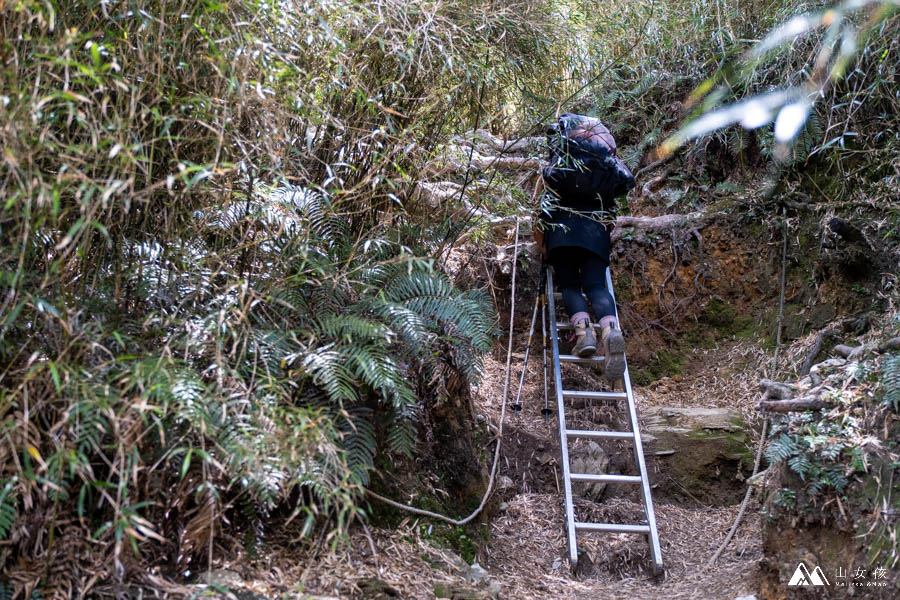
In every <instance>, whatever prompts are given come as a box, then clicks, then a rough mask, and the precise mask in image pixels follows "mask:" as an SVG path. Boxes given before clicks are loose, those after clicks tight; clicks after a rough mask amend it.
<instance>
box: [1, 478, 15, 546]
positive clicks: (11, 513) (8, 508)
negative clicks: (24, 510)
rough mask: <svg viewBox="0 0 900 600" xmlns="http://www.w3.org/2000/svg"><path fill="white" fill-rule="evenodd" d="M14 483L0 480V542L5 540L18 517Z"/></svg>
mask: <svg viewBox="0 0 900 600" xmlns="http://www.w3.org/2000/svg"><path fill="white" fill-rule="evenodd" d="M14 483H15V482H14V481H6V480H0V541H2V540H5V539H6V537H7V536H8V535H9V530H10V529H11V528H12V525H13V523H15V521H16V518H18V516H19V511H18V500H19V499H18V497H17V496H16V494H15V489H14V488H13V484H14Z"/></svg>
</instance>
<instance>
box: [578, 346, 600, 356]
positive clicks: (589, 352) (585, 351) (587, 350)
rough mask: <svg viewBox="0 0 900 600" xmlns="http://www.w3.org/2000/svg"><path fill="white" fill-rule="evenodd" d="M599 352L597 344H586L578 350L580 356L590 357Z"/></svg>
mask: <svg viewBox="0 0 900 600" xmlns="http://www.w3.org/2000/svg"><path fill="white" fill-rule="evenodd" d="M595 354H597V346H585V347H584V348H582V349H581V350H580V351H579V352H578V358H590V357H592V356H593V355H595Z"/></svg>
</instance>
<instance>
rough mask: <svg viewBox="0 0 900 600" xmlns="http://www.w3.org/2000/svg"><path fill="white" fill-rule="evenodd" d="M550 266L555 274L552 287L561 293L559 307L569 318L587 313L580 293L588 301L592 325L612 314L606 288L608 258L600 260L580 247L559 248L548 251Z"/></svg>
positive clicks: (613, 310)
mask: <svg viewBox="0 0 900 600" xmlns="http://www.w3.org/2000/svg"><path fill="white" fill-rule="evenodd" d="M550 264H551V265H552V266H553V272H554V275H555V280H554V284H555V286H556V287H557V288H558V289H559V291H560V292H561V293H562V301H563V305H564V306H565V307H566V312H567V313H569V316H570V317H571V316H572V315H574V314H575V313H579V312H587V310H588V305H587V302H586V301H585V299H584V296H582V295H581V292H582V290H584V293H585V295H587V297H588V298H589V299H590V301H591V308H592V309H593V310H592V311H591V312H592V313H593V315H594V321H595V322H597V321H599V320H600V319H602V318H603V317H611V316H614V315H615V314H616V311H615V306H614V305H613V299H612V296H611V295H610V293H609V290H607V289H606V268H607V266H608V265H609V260H608V258H607V260H604V259H603V258H601V257H600V256H598V255H597V254H594V253H593V252H591V251H590V250H586V249H584V248H579V247H576V246H561V247H557V248H553V249H552V250H550Z"/></svg>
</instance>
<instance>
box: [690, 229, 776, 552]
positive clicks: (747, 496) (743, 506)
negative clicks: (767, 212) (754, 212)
mask: <svg viewBox="0 0 900 600" xmlns="http://www.w3.org/2000/svg"><path fill="white" fill-rule="evenodd" d="M782 225H783V226H784V242H783V243H782V246H781V293H780V295H779V298H778V324H777V326H776V331H775V355H774V357H773V359H772V369H771V370H770V372H769V377H770V378H774V376H775V372H776V371H777V370H778V351H779V350H780V349H781V327H782V324H783V323H784V287H785V285H784V281H785V273H786V271H787V239H788V231H787V221H786V220H785V221H783V222H782ZM768 427H769V419H768V417H764V418H763V427H762V434H761V435H760V436H759V448H757V449H756V460H755V461H754V462H753V474H752V475H750V479H752V478H753V477H754V476H755V475H756V472H757V471H758V470H759V462H760V460H761V459H762V453H763V448H765V446H766V430H767V429H768ZM752 492H753V487H751V486H749V485H748V486H747V491H746V492H744V499H743V500H742V501H741V508H740V510H739V511H738V514H737V516H736V517H735V518H734V523H732V524H731V530H730V531H729V532H728V535H727V536H725V541H723V542H722V545H721V546H719V549H718V550H716V553H715V554H713V556H712V558H710V559H709V562H708V563H707V564H706V566H707V567H711V566H713V565H714V564H715V563H716V561H717V560H718V559H719V556H721V554H722V552H723V551H724V550H725V547H726V546H728V544H729V543H730V542H731V538H733V537H734V534H735V532H736V531H737V528H738V525H740V523H741V519H742V518H743V517H744V513H745V512H746V510H747V504H748V503H749V502H750V494H751V493H752Z"/></svg>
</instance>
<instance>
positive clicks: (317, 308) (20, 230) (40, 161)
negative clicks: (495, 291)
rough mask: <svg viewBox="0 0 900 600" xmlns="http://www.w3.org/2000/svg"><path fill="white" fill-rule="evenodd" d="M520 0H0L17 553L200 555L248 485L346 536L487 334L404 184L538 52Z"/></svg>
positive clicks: (524, 76)
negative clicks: (72, 543)
mask: <svg viewBox="0 0 900 600" xmlns="http://www.w3.org/2000/svg"><path fill="white" fill-rule="evenodd" d="M523 6H524V5H522V4H520V3H515V2H514V3H511V4H506V5H504V6H502V7H499V6H497V5H495V4H492V3H484V2H482V3H479V2H475V3H473V4H467V5H466V6H465V7H464V8H460V7H458V6H456V5H451V4H446V5H444V4H440V3H439V4H435V5H433V6H432V5H429V6H428V7H427V8H423V7H421V6H420V5H418V4H416V3H408V2H386V1H378V2H375V3H362V4H361V3H356V2H348V1H345V0H333V1H332V0H329V1H327V2H316V3H302V2H274V1H270V0H263V1H260V2H230V3H206V2H201V3H189V4H188V5H185V6H181V7H179V8H177V10H176V7H175V6H174V5H172V4H171V3H167V2H162V1H159V0H138V1H137V2H103V3H84V2H43V3H41V2H21V3H13V4H10V3H5V4H2V3H0V31H2V33H3V35H0V55H2V56H4V65H6V66H5V67H4V69H5V70H4V71H3V72H2V73H0V80H2V82H3V85H2V95H0V147H2V148H3V158H2V160H0V185H2V188H3V189H4V191H5V194H4V200H3V203H2V204H0V232H2V234H0V373H2V376H0V377H2V378H3V389H2V391H0V422H2V426H3V432H4V434H5V435H7V436H8V440H9V444H10V452H9V453H7V454H5V455H4V456H5V458H4V460H3V463H2V464H0V481H3V482H4V484H3V486H4V487H3V488H2V489H3V490H4V491H3V492H2V494H3V495H2V497H0V533H2V534H3V535H2V536H0V537H5V536H6V535H7V534H8V532H9V527H10V526H11V524H12V522H13V521H14V520H16V516H17V514H18V511H19V510H21V508H20V507H19V504H21V501H20V498H23V497H25V494H27V496H28V498H29V499H30V500H29V502H31V503H32V505H33V509H32V513H33V514H34V515H38V517H36V518H34V519H33V520H30V521H29V522H28V527H29V528H30V529H29V532H28V533H27V535H25V536H23V537H22V539H18V540H13V543H14V544H15V547H14V548H13V549H12V552H11V553H8V554H7V556H17V555H18V556H21V557H22V558H23V559H25V560H37V558H36V557H35V556H33V553H34V552H35V551H38V550H40V551H42V552H44V551H49V550H47V549H48V547H49V546H52V542H53V541H54V540H59V539H61V538H62V537H63V536H64V534H66V533H67V532H73V531H75V528H77V533H73V534H72V535H70V536H67V537H66V539H81V540H82V541H83V543H84V545H85V547H90V548H92V549H93V550H94V551H96V552H97V553H98V554H99V555H102V556H103V559H102V560H103V561H108V563H109V564H105V565H102V566H96V568H97V569H98V570H100V569H101V568H102V569H106V572H109V573H115V574H116V575H117V576H122V574H123V570H124V569H125V568H126V564H128V562H127V561H124V560H123V552H133V553H138V554H144V553H162V554H165V555H166V556H165V557H164V558H160V560H161V561H162V562H167V563H168V564H174V565H177V568H179V569H186V568H189V567H190V566H191V565H192V564H194V563H193V562H192V561H196V560H200V559H201V557H203V556H204V554H205V553H206V552H207V548H209V547H210V544H211V541H210V540H213V539H214V538H215V537H216V535H218V533H219V532H220V525H219V523H222V522H225V521H226V520H227V519H229V518H230V517H231V516H232V514H231V513H232V512H234V511H236V510H247V508H246V507H248V506H252V507H253V508H254V510H255V514H257V515H259V514H268V513H270V512H271V511H273V509H275V508H276V507H282V508H285V507H286V508H287V511H288V513H289V514H290V513H291V512H292V513H293V516H294V517H299V519H297V520H296V521H293V522H295V523H298V524H299V526H300V531H299V533H300V534H301V535H309V534H310V533H311V532H313V531H314V530H315V528H316V527H328V528H329V529H331V531H330V533H332V535H331V536H330V537H329V539H334V540H336V539H340V536H339V535H337V534H339V533H341V532H342V531H343V529H344V528H345V527H346V526H347V524H348V523H349V522H350V521H351V520H352V519H354V518H357V517H358V516H359V515H360V508H359V502H358V501H359V497H360V493H361V491H362V486H364V485H365V484H366V482H367V481H368V478H369V476H370V473H371V470H372V468H373V459H374V457H375V456H376V455H378V454H383V455H385V456H386V457H387V458H386V460H385V463H384V464H390V457H392V456H393V455H394V454H395V453H401V454H406V455H410V456H414V455H415V453H416V451H417V448H418V441H419V433H420V431H419V428H420V425H421V422H422V417H423V414H422V410H423V403H422V397H423V396H424V393H423V392H431V390H430V389H429V382H432V381H434V380H435V379H436V377H437V376H438V375H441V374H443V373H445V372H447V371H448V370H450V371H456V372H459V373H461V374H462V375H463V380H464V381H467V380H474V379H475V378H477V377H478V375H479V372H480V367H481V363H480V359H481V356H482V355H483V353H484V352H485V351H486V350H487V349H488V348H489V347H490V345H491V340H492V336H493V333H494V332H493V327H494V323H495V320H496V319H495V316H494V315H493V314H492V311H491V309H490V305H489V304H488V302H487V300H486V296H485V295H484V294H483V293H482V292H480V291H478V290H472V291H462V290H460V289H458V288H457V287H456V286H455V285H454V284H453V282H452V281H451V279H450V278H449V277H448V276H447V275H446V274H445V273H444V272H442V266H443V264H444V261H445V260H446V255H447V253H448V252H449V251H450V250H451V249H452V243H451V241H452V240H454V239H455V238H456V237H458V235H459V233H460V232H461V231H462V230H464V229H465V228H466V225H467V224H466V222H465V221H460V220H459V219H456V220H455V221H454V220H452V219H451V216H453V211H452V207H451V209H447V210H444V211H437V212H428V213H424V214H423V211H421V210H418V211H417V210H415V209H416V208H417V207H416V203H415V201H414V194H413V192H414V190H415V188H414V185H412V184H413V183H414V182H416V181H418V180H420V179H422V178H423V169H424V168H425V167H426V166H427V165H428V162H429V160H430V159H431V152H432V149H433V148H434V147H435V146H437V145H441V144H446V143H447V142H448V141H449V138H450V136H451V135H452V134H453V133H455V132H457V131H459V130H461V129H464V128H468V127H470V126H471V124H473V123H475V122H476V121H477V119H478V118H479V117H480V116H483V115H482V113H483V112H484V111H487V110H493V109H494V108H496V107H499V106H507V105H508V101H509V96H508V94H509V93H511V92H512V91H513V90H514V89H515V88H514V87H513V83H516V84H518V83H519V82H527V81H531V79H530V78H531V77H532V76H533V75H534V74H536V73H539V72H540V69H541V67H542V66H543V65H544V64H545V62H544V61H543V57H542V55H541V53H540V52H538V53H537V54H536V55H533V56H532V52H533V51H534V50H535V49H539V48H540V47H542V45H543V44H544V43H545V33H546V32H547V31H550V30H552V29H553V27H554V24H553V23H552V21H551V20H549V19H548V18H546V16H545V15H543V14H541V13H539V12H536V13H529V12H528V11H527V10H523ZM488 49H490V51H488ZM526 54H527V55H528V57H529V58H528V60H520V58H521V57H522V56H524V55H526ZM287 182H290V183H289V184H288V183H287ZM9 482H15V484H14V485H13V486H12V487H10V483H9ZM249 521H250V523H249V524H248V527H253V528H256V527H257V525H258V523H259V518H255V519H249ZM241 523H243V520H238V527H239V528H240V527H241V525H240V524H241ZM84 532H88V533H87V534H85V533H84ZM325 533H329V532H328V531H326V532H325ZM88 535H90V536H92V537H93V539H87V536H88ZM251 537H252V536H251ZM73 550H74V549H73ZM6 566H8V565H4V567H6ZM85 568H88V567H85ZM91 568H93V567H91ZM80 592H81V593H84V594H88V595H89V594H90V593H91V592H90V590H80Z"/></svg>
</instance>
